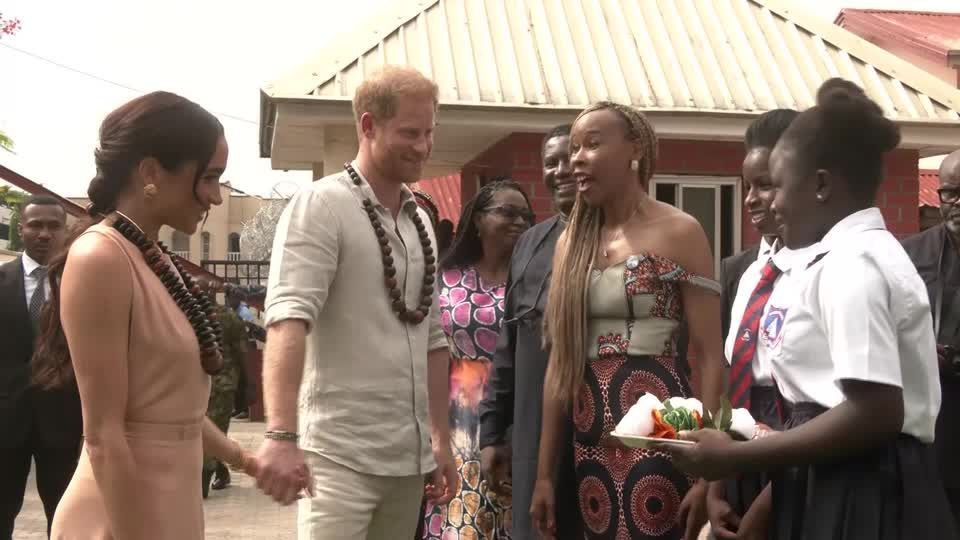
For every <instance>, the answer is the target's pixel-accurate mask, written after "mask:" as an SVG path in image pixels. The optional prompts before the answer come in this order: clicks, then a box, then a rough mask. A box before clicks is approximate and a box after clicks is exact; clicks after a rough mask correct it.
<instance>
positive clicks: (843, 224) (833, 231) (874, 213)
mask: <svg viewBox="0 0 960 540" xmlns="http://www.w3.org/2000/svg"><path fill="white" fill-rule="evenodd" d="M886 228H887V225H886V223H885V222H884V221H883V214H881V213H880V209H879V208H877V207H875V206H874V207H870V208H867V209H865V210H860V211H859V212H854V213H852V214H850V215H849V216H847V217H845V218H843V219H841V220H840V221H838V222H837V223H836V225H834V226H833V227H831V228H830V230H829V231H828V232H827V234H826V235H824V237H823V239H822V240H820V243H821V244H823V245H824V246H826V249H825V250H824V251H826V250H829V249H831V248H832V247H833V246H835V245H837V244H839V243H841V242H842V241H843V240H844V239H845V238H846V237H848V236H850V235H852V234H857V233H861V232H863V231H869V230H871V229H886Z"/></svg>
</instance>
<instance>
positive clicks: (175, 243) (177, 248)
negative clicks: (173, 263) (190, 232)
mask: <svg viewBox="0 0 960 540" xmlns="http://www.w3.org/2000/svg"><path fill="white" fill-rule="evenodd" d="M170 245H171V248H172V250H173V252H174V253H176V254H177V255H179V256H181V257H183V258H184V259H189V258H190V237H189V236H187V235H185V234H183V233H182V232H180V231H173V237H171V239H170Z"/></svg>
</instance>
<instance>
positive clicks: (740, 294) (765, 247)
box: [723, 238, 782, 386]
mask: <svg viewBox="0 0 960 540" xmlns="http://www.w3.org/2000/svg"><path fill="white" fill-rule="evenodd" d="M774 248H775V246H773V245H770V243H769V242H767V239H766V238H761V241H760V251H759V252H758V253H757V260H755V261H754V262H752V263H750V266H748V267H747V269H746V270H744V272H743V275H742V276H740V283H739V284H738V285H737V296H736V297H735V298H734V299H733V304H732V305H731V306H730V331H729V333H728V334H727V335H726V336H724V344H723V354H724V358H726V360H727V362H728V363H729V362H730V361H731V359H732V358H733V346H734V344H735V343H736V341H737V335H738V331H739V328H740V322H741V321H742V319H743V313H744V312H745V311H746V310H747V304H749V303H750V297H751V296H753V290H754V289H756V288H757V284H758V283H760V277H761V276H762V274H763V267H764V266H766V265H767V261H769V260H770V257H771V256H772V255H773V252H774ZM780 279H782V278H781V277H778V278H777V280H778V281H779V280H780ZM776 316H777V315H776V312H774V313H773V315H772V316H771V313H770V303H769V302H768V303H767V305H766V307H764V309H763V314H762V315H761V318H760V342H759V343H758V344H757V349H756V352H755V353H754V355H753V366H752V367H753V385H754V386H773V377H772V376H771V373H770V357H769V355H770V352H769V349H768V348H766V347H765V346H764V341H767V340H768V338H769V335H768V333H767V330H768V327H769V326H770V325H771V324H772V323H775V321H774V320H773V319H774V318H776Z"/></svg>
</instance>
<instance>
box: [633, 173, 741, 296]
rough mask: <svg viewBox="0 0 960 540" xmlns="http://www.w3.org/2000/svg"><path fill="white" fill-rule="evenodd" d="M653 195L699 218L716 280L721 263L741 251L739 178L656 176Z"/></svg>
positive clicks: (652, 183) (652, 187) (653, 182)
mask: <svg viewBox="0 0 960 540" xmlns="http://www.w3.org/2000/svg"><path fill="white" fill-rule="evenodd" d="M650 188H651V193H653V194H654V196H655V197H656V199H657V200H658V201H662V202H665V203H667V204H671V205H673V206H676V207H677V208H679V209H681V210H683V211H684V212H686V213H688V214H690V215H692V216H693V217H695V218H697V221H699V222H700V225H701V226H703V231H704V232H705V233H706V234H707V240H708V241H709V242H710V246H711V247H712V249H713V267H714V268H713V271H714V276H717V277H718V278H719V276H720V261H721V260H722V259H723V258H724V257H729V256H730V255H733V254H735V253H737V252H739V251H740V223H741V220H742V216H741V202H740V201H741V198H740V179H739V178H703V177H687V176H655V177H654V178H653V181H652V182H651V186H650Z"/></svg>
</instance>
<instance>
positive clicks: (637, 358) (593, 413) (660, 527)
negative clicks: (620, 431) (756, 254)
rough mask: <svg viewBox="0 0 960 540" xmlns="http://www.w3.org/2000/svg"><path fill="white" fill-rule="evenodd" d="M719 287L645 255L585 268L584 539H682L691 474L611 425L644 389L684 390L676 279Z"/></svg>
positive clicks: (578, 419) (580, 419) (580, 424)
mask: <svg viewBox="0 0 960 540" xmlns="http://www.w3.org/2000/svg"><path fill="white" fill-rule="evenodd" d="M683 283H688V284H691V285H695V286H698V287H703V288H705V289H708V290H710V291H712V292H716V293H717V294H719V292H720V286H719V285H718V284H717V283H716V282H714V281H712V280H709V279H705V278H703V277H700V276H695V275H692V274H690V273H689V272H687V271H685V270H684V269H683V268H681V267H680V266H679V265H677V264H676V263H674V262H673V261H670V260H668V259H665V258H663V257H659V256H657V255H652V254H645V255H635V256H631V257H629V258H628V259H627V260H625V261H623V262H621V263H619V264H615V265H612V266H610V267H607V268H606V269H604V270H602V271H596V270H595V271H594V272H593V274H592V275H591V276H590V284H589V293H588V303H587V310H588V314H587V321H588V322H587V327H588V350H587V356H588V357H587V369H586V374H585V377H584V382H583V385H582V386H581V388H580V391H579V393H578V396H577V399H576V401H575V403H574V424H575V441H574V454H575V458H574V460H575V467H576V476H577V488H578V497H579V503H580V511H581V514H582V518H583V523H584V529H585V536H586V537H587V538H591V539H593V538H604V539H617V540H619V539H632V540H640V539H646V538H657V539H664V538H666V539H679V538H681V537H682V536H683V530H682V528H681V527H680V526H678V524H677V516H678V512H679V509H680V502H681V501H682V500H683V497H684V495H686V493H687V491H688V490H689V489H690V486H691V483H692V479H691V478H690V477H688V476H686V475H685V474H683V473H682V472H680V471H679V470H677V469H676V468H674V466H673V464H672V463H671V461H670V457H669V455H667V454H664V453H660V452H653V451H648V450H638V449H629V448H626V447H625V446H623V445H622V444H621V443H620V442H619V441H618V440H617V439H616V438H614V437H611V436H610V432H611V431H613V429H614V428H615V427H616V425H617V423H619V422H620V419H621V418H623V416H624V414H626V412H627V410H628V409H629V408H630V406H631V405H633V404H634V403H636V402H637V399H639V398H640V396H642V395H643V394H644V393H646V392H650V393H651V394H654V395H655V396H657V397H658V398H660V399H661V400H662V399H665V398H668V397H672V396H682V397H688V396H689V395H690V385H689V382H688V381H687V379H686V376H685V375H684V374H683V372H682V371H681V370H679V369H677V366H676V361H675V351H676V333H677V328H678V326H679V325H680V322H681V321H682V318H683V308H682V302H681V295H680V285H681V284H683Z"/></svg>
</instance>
